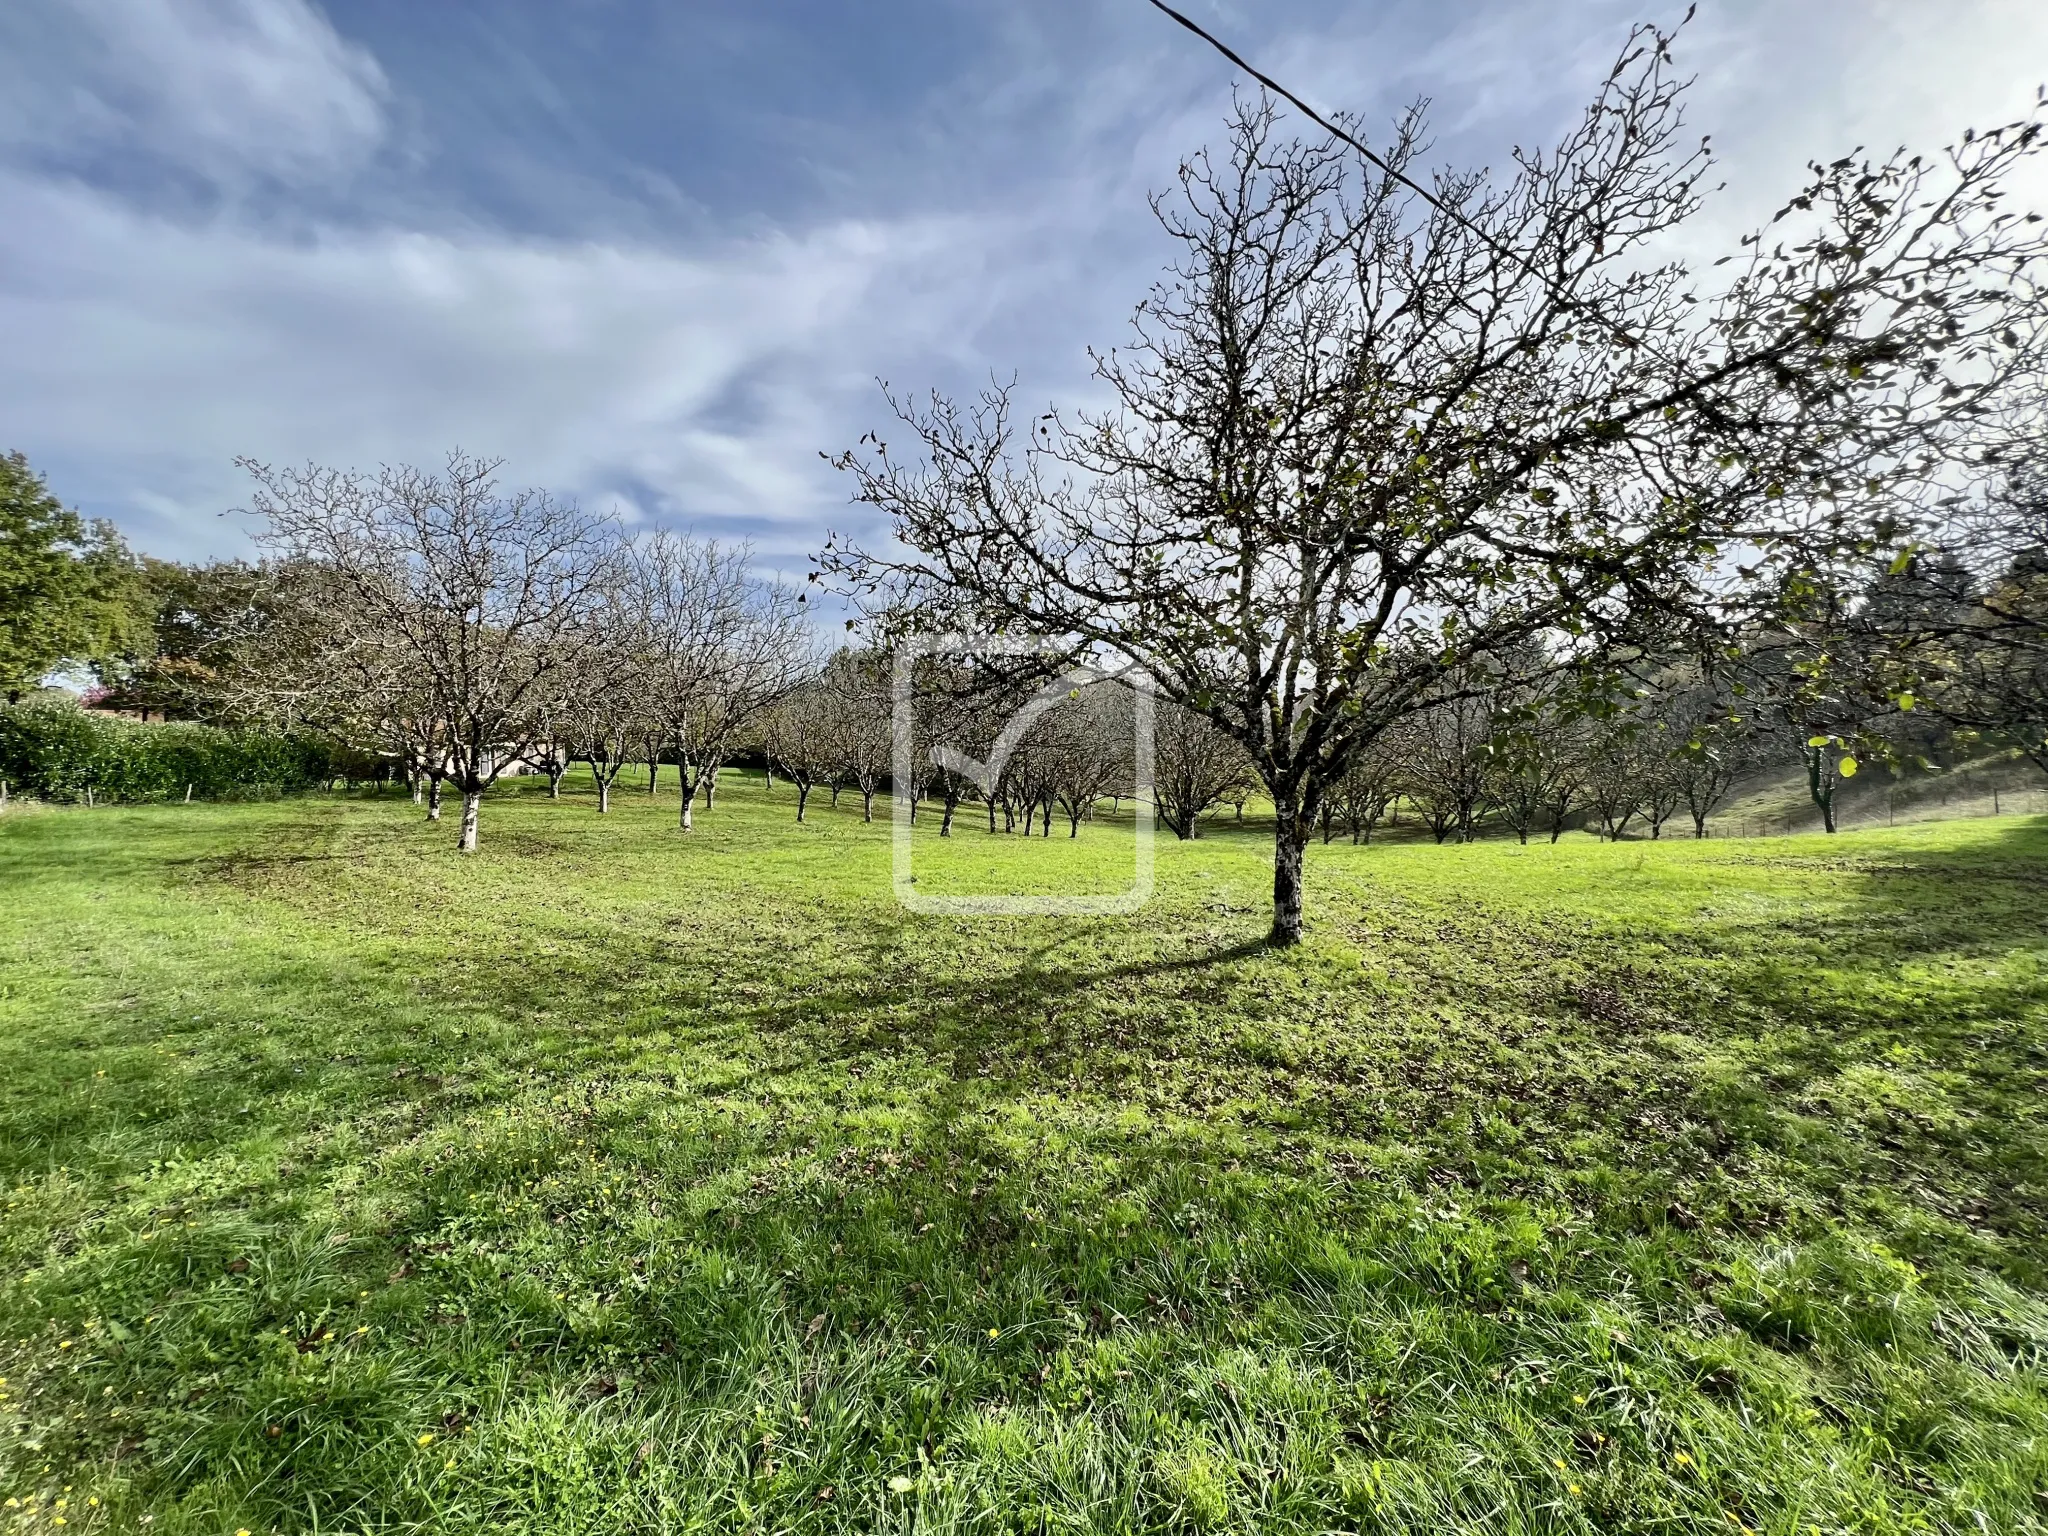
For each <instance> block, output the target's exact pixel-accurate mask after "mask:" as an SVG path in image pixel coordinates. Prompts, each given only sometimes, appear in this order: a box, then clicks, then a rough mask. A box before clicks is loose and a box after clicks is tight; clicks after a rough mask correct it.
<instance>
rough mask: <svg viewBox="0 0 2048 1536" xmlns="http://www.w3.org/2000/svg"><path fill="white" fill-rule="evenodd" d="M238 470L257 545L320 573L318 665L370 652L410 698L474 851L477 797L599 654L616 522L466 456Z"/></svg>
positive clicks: (253, 465) (434, 767)
mask: <svg viewBox="0 0 2048 1536" xmlns="http://www.w3.org/2000/svg"><path fill="white" fill-rule="evenodd" d="M240 463H241V465H242V467H243V468H244V469H245V470H247V471H248V472H249V474H250V476H251V477H252V478H253V479H254V480H255V482H256V493H255V495H254V497H253V498H252V501H251V508H252V510H253V511H255V512H256V513H257V514H259V515H260V516H261V517H262V518H263V519H264V520H265V527H264V529H263V531H262V533H261V534H260V535H259V538H260V539H261V540H262V541H263V542H264V543H265V544H267V545H268V546H269V547H270V548H272V549H274V550H276V551H277V552H279V553H280V554H282V555H284V556H286V557H288V558H291V559H295V560H303V561H307V562H310V563H312V564H314V565H316V566H317V567H318V568H319V570H320V571H321V573H322V575H323V578H324V579H323V582H322V584H321V587H320V588H319V591H320V592H321V593H322V602H323V608H322V611H321V612H320V613H319V614H318V615H317V617H316V620H315V623H314V624H313V626H312V628H313V632H314V633H315V634H316V636H317V638H318V641H319V646H320V649H319V650H318V652H317V658H318V659H319V660H321V661H324V662H328V663H332V664H334V665H336V666H341V665H344V664H346V663H347V661H348V658H349V657H350V656H351V654H352V653H359V654H360V655H361V656H363V657H365V658H374V659H375V660H376V670H377V672H378V675H380V676H383V677H384V678H386V679H387V685H388V686H391V687H396V688H402V689H403V690H404V691H405V692H406V693H408V694H409V695H411V696H413V697H414V698H416V699H417V700H418V704H417V709H418V713H419V718H420V720H421V730H422V734H423V736H424V737H425V740H423V742H422V750H423V752H424V761H423V763H422V766H423V767H424V768H425V769H426V771H427V772H428V773H429V774H430V775H432V776H433V777H434V779H435V783H436V787H437V788H438V785H439V782H440V780H441V779H443V778H445V779H447V780H448V781H449V782H450V783H452V784H453V785H454V786H455V787H456V789H458V790H459V791H460V792H461V794H462V831H461V836H460V841H459V843H458V845H457V846H458V847H459V848H460V850H461V851H462V852H464V853H473V852H475V851H476V845H477V821H478V813H479V807H480V806H481V804H482V801H483V794H484V791H485V790H486V789H488V788H489V787H490V786H491V785H492V784H493V783H495V782H496V781H497V779H498V777H499V776H500V775H501V774H503V773H504V772H505V771H506V770H507V769H508V768H510V767H512V766H513V765H514V764H515V763H517V762H519V761H520V760H522V759H523V758H525V757H526V756H528V755H529V754H530V753H531V751H532V750H533V748H534V747H535V745H536V744H537V742H538V740H539V737H540V735H541V733H542V725H541V722H542V720H543V718H544V716H545V715H546V713H547V710H546V708H545V706H546V705H548V704H549V703H551V702H554V701H557V700H559V698H560V697H561V695H562V692H563V689H564V686H565V683H566V682H567V680H568V679H569V678H570V677H572V676H574V675H575V673H576V672H577V670H578V669H579V667H580V666H581V665H582V663H583V662H584V661H585V659H586V658H587V657H588V656H589V655H590V654H591V653H592V651H593V650H594V649H595V647H596V644H597V641H598V639H599V636H598V634H597V633H596V632H595V630H594V628H593V626H592V625H591V624H590V623H589V622H588V615H589V611H590V598H591V595H592V593H593V592H595V591H598V590H601V589H602V588H603V587H604V586H605V584H606V583H608V582H609V581H611V580H612V579H613V577H614V575H615V573H616V572H617V570H618V567H619V539H618V530H617V525H616V524H615V523H613V522H612V521H611V520H610V519H608V518H603V517H599V516H596V515H594V514H591V513H586V512H583V511H581V510H579V509H578V508H577V507H576V506H574V505H573V504H571V503H565V502H560V501H557V500H555V499H554V498H553V497H552V496H550V495H548V494H547V492H545V491H540V490H522V491H516V492H513V493H511V494H509V495H506V494H501V493H500V492H499V490H498V485H497V478H496V476H497V471H498V468H499V461H496V460H484V459H474V458H469V457H467V456H465V455H463V454H461V453H453V454H450V455H449V457H448V461H447V463H446V465H445V466H444V467H443V469H441V470H440V471H439V472H431V471H426V470H420V469H415V468H411V467H409V466H398V467H390V466H387V467H386V468H384V469H382V470H380V471H379V472H378V473H377V474H376V475H374V476H373V475H365V474H360V473H357V472H356V471H353V470H338V469H323V468H320V467H318V466H314V465H308V466H306V467H305V468H303V469H285V470H275V469H272V468H271V467H270V466H269V465H267V464H259V463H257V462H256V461H255V460H253V459H243V460H241V461H240Z"/></svg>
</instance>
